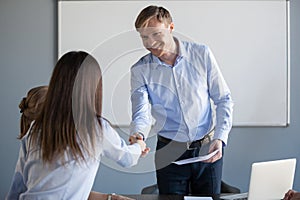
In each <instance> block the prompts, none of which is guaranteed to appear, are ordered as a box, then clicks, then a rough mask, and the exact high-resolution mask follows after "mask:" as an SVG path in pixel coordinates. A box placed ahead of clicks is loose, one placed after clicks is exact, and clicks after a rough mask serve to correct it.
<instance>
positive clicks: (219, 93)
mask: <svg viewBox="0 0 300 200" xmlns="http://www.w3.org/2000/svg"><path fill="white" fill-rule="evenodd" d="M135 27H136V30H137V31H138V32H139V34H140V36H141V38H142V41H143V45H144V47H145V48H146V49H147V50H149V51H150V53H149V54H147V55H145V56H144V57H142V58H141V59H140V60H139V61H138V62H137V63H136V64H134V65H133V66H132V68H131V101H132V122H131V133H132V135H131V136H130V139H129V140H130V141H131V142H133V141H134V140H136V139H145V138H147V134H148V133H147V131H146V128H147V127H148V126H149V125H151V119H152V118H151V116H150V112H151V114H152V116H153V117H154V119H155V120H156V122H155V124H154V127H153V128H152V131H154V132H156V133H157V137H158V140H157V147H156V153H155V166H156V176H157V183H158V188H159V192H160V194H189V193H192V194H198V195H199V194H200V195H201V194H206V195H214V194H219V193H220V188H221V176H222V164H223V159H222V152H223V146H225V145H226V144H227V138H228V134H229V132H230V130H231V126H232V109H233V102H232V98H231V93H230V90H229V88H228V87H227V84H226V82H225V81H224V79H223V76H222V74H221V72H220V69H219V67H218V65H217V62H216V60H215V58H214V56H213V54H212V52H211V51H210V49H209V48H208V47H207V46H205V45H199V44H195V43H190V42H184V41H180V40H179V39H178V38H175V37H173V35H172V32H173V29H174V23H173V21H172V17H171V15H170V13H169V11H168V10H166V9H165V8H163V7H157V6H148V7H146V8H144V9H143V10H142V11H141V12H140V14H139V15H138V17H137V19H136V22H135ZM211 100H212V101H213V102H214V104H215V106H216V123H215V125H214V114H213V113H214V112H213V108H212V106H211V103H210V102H211ZM215 150H218V151H217V153H216V154H215V155H214V156H212V157H211V158H209V159H208V160H206V161H205V162H195V163H189V164H185V165H177V164H174V163H172V162H173V161H175V160H182V159H187V158H192V157H197V156H199V155H200V154H203V152H204V154H208V153H211V152H214V151H215Z"/></svg>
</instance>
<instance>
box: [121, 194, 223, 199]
mask: <svg viewBox="0 0 300 200" xmlns="http://www.w3.org/2000/svg"><path fill="white" fill-rule="evenodd" d="M124 196H126V197H130V198H133V199H136V200H183V197H184V196H183V195H158V194H136V195H124ZM213 199H214V200H219V199H220V198H219V196H217V197H213Z"/></svg>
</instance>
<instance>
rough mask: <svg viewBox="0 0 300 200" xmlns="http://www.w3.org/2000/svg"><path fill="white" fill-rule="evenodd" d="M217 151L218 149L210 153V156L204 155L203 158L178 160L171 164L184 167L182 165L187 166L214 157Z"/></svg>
mask: <svg viewBox="0 0 300 200" xmlns="http://www.w3.org/2000/svg"><path fill="white" fill-rule="evenodd" d="M218 151H219V149H217V150H215V151H213V152H211V153H210V154H207V155H204V156H199V157H194V158H188V159H184V160H178V161H175V162H172V163H174V164H177V165H184V164H188V163H194V162H199V161H203V160H207V159H210V158H211V157H213V156H214V155H216V153H217V152H218Z"/></svg>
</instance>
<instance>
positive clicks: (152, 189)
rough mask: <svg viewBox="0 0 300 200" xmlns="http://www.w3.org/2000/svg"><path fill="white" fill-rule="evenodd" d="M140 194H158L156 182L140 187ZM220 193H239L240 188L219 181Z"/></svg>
mask: <svg viewBox="0 0 300 200" xmlns="http://www.w3.org/2000/svg"><path fill="white" fill-rule="evenodd" d="M141 193H142V194H158V193H159V191H158V186H157V184H154V185H150V186H147V187H145V188H143V189H142V191H141ZM221 193H241V190H240V189H239V188H237V187H235V186H232V185H229V184H228V183H225V182H224V181H222V182H221Z"/></svg>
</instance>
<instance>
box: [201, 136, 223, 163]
mask: <svg viewBox="0 0 300 200" xmlns="http://www.w3.org/2000/svg"><path fill="white" fill-rule="evenodd" d="M222 147H223V143H222V140H219V139H216V140H213V141H212V142H211V144H210V146H209V150H208V154H210V153H211V152H213V151H215V150H217V149H218V150H219V151H218V152H217V153H216V154H215V155H214V156H213V157H211V158H209V159H207V160H205V161H204V162H207V163H213V162H216V161H217V160H219V159H221V158H222Z"/></svg>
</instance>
